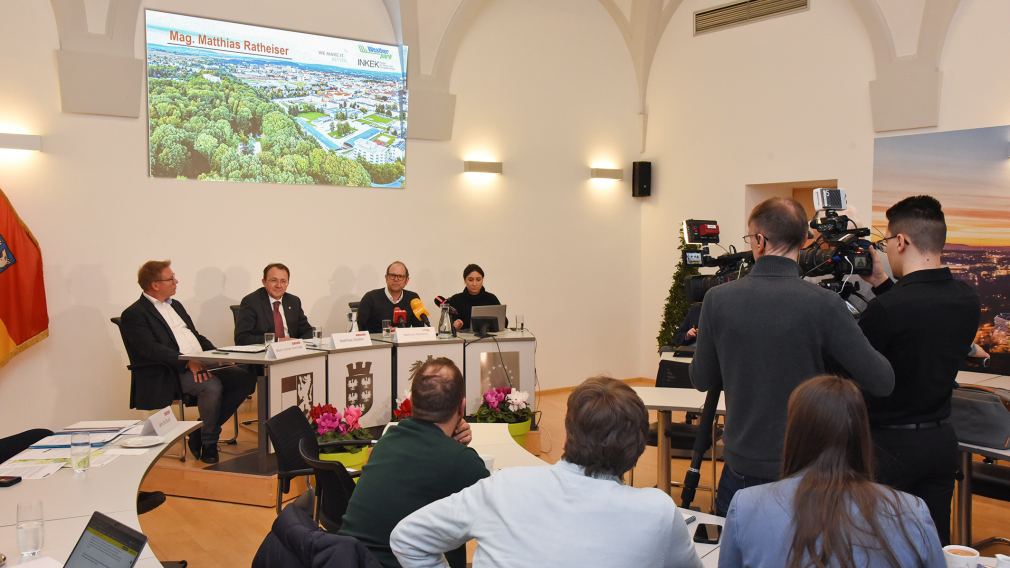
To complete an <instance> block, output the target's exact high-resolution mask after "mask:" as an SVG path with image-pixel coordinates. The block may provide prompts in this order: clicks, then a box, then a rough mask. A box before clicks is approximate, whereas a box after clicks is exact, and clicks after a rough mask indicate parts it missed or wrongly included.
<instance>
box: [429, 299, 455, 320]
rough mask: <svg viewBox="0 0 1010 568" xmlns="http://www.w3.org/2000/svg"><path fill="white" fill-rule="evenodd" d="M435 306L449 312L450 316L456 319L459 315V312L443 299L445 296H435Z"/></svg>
mask: <svg viewBox="0 0 1010 568" xmlns="http://www.w3.org/2000/svg"><path fill="white" fill-rule="evenodd" d="M435 305H436V306H438V307H440V308H444V309H446V310H449V315H450V316H453V317H456V316H458V315H459V310H457V309H456V308H454V307H452V304H450V303H449V300H446V299H445V296H435Z"/></svg>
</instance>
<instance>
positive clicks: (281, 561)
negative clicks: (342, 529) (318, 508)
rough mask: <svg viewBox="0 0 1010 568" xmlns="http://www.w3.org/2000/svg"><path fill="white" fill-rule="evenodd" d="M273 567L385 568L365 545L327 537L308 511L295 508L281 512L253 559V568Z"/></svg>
mask: <svg viewBox="0 0 1010 568" xmlns="http://www.w3.org/2000/svg"><path fill="white" fill-rule="evenodd" d="M272 566H289V567H303V566H304V567H305V568H312V567H332V566H356V567H360V568H382V564H380V563H379V561H378V560H376V559H375V556H373V555H372V553H371V552H370V551H369V550H368V548H367V547H366V546H365V545H364V544H363V543H361V542H360V541H358V540H357V539H355V538H354V537H350V536H344V535H337V534H327V533H325V532H324V531H323V530H322V529H320V528H319V525H317V524H316V522H315V521H314V520H312V517H311V515H310V514H309V513H308V512H307V511H305V510H304V509H302V508H300V507H296V506H292V505H288V506H287V507H285V508H284V510H283V511H281V513H280V515H278V517H277V519H276V520H275V521H274V524H273V526H272V527H271V529H270V532H269V533H268V534H267V536H266V538H265V539H264V540H263V543H262V544H261V545H260V547H259V550H257V551H256V556H254V557H253V561H252V568H271V567H272Z"/></svg>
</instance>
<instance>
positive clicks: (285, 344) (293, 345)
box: [267, 339, 309, 359]
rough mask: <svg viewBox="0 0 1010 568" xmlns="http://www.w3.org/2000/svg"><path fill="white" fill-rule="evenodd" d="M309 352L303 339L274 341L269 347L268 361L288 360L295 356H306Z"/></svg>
mask: <svg viewBox="0 0 1010 568" xmlns="http://www.w3.org/2000/svg"><path fill="white" fill-rule="evenodd" d="M308 352H309V350H308V349H307V348H306V347H305V342H304V341H302V340H301V339H290V340H286V341H274V342H273V343H271V344H270V346H269V347H267V359H287V358H288V357H294V356H295V355H305V354H306V353H308Z"/></svg>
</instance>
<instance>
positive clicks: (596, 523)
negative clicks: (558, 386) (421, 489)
mask: <svg viewBox="0 0 1010 568" xmlns="http://www.w3.org/2000/svg"><path fill="white" fill-rule="evenodd" d="M565 430H566V434H565V435H566V439H565V453H564V455H563V456H562V458H561V461H559V462H558V463H556V464H554V465H552V466H550V467H516V468H507V469H502V470H500V471H497V472H495V474H494V475H492V476H491V477H488V478H485V479H483V480H481V481H478V482H477V483H476V484H475V485H472V486H470V487H467V488H466V489H463V490H461V491H460V492H458V493H456V494H453V495H450V496H448V497H446V498H444V499H441V500H439V501H435V502H434V503H431V504H430V505H427V506H425V507H422V508H421V509H418V510H417V511H415V512H414V513H412V514H411V515H409V516H407V517H406V518H404V519H403V520H402V521H400V523H399V524H398V525H396V528H395V529H393V533H392V534H391V535H390V539H389V545H390V547H391V548H392V549H393V552H394V553H395V554H396V558H397V559H398V560H399V561H400V565H401V566H403V568H428V567H431V568H434V567H444V566H446V563H445V558H444V556H443V552H444V551H447V550H452V549H454V548H456V547H458V546H461V545H462V544H464V543H466V542H467V541H468V540H469V539H471V538H475V539H477V550H476V552H474V556H473V565H474V566H478V567H480V568H488V567H505V566H579V567H582V566H585V567H592V568H630V567H634V568H701V565H702V564H701V560H700V559H699V558H698V555H697V553H696V552H695V550H694V545H693V543H692V542H691V537H690V536H689V535H688V532H687V525H686V524H685V522H684V517H683V516H682V515H681V513H680V511H678V510H677V507H676V506H675V505H674V504H673V502H672V501H671V500H670V496H669V495H666V494H665V493H663V492H661V491H659V490H658V489H652V488H649V489H644V488H635V487H628V486H627V485H623V484H622V483H621V479H620V476H621V475H622V474H623V473H625V472H626V471H628V470H629V469H631V467H632V466H634V465H635V462H636V461H638V457H639V456H641V455H642V452H643V451H644V449H645V437H646V435H647V434H648V431H649V419H648V413H647V412H646V410H645V405H643V404H642V400H641V399H640V398H639V397H638V395H637V394H635V391H633V390H631V388H630V387H629V386H627V385H625V384H624V383H622V382H620V381H617V380H614V379H611V378H606V377H595V378H592V379H588V380H586V381H585V382H584V383H582V384H581V385H579V386H578V387H576V388H575V390H574V391H572V394H571V395H570V396H569V397H568V413H567V414H566V416H565Z"/></svg>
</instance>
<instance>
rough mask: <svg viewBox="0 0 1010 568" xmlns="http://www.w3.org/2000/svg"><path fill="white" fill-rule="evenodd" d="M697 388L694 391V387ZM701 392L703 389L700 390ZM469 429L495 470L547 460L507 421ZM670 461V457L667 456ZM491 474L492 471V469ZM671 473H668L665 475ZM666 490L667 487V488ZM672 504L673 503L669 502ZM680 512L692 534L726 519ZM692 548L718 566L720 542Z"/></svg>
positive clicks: (474, 443) (473, 443) (708, 563)
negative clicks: (517, 435)
mask: <svg viewBox="0 0 1010 568" xmlns="http://www.w3.org/2000/svg"><path fill="white" fill-rule="evenodd" d="M660 390H687V389H660ZM695 392H697V391H695ZM701 394H702V395H704V393H701ZM702 402H704V396H703V397H702ZM470 429H471V431H472V432H473V440H471V441H470V447H471V448H473V449H474V450H476V451H477V454H479V455H480V456H481V457H492V458H494V466H493V468H494V470H495V471H498V470H501V469H504V468H509V467H526V466H542V467H546V466H549V465H550V464H549V463H547V462H546V461H544V460H542V459H540V458H538V457H537V456H534V455H533V454H531V453H529V452H528V451H527V450H526V449H525V448H523V447H522V446H520V445H519V444H517V443H516V442H515V440H514V439H513V438H512V436H511V435H509V432H508V425H507V424H479V423H476V424H470ZM667 463H669V460H667ZM492 474H493V472H492ZM669 478H670V477H669V476H667V479H669ZM667 493H669V491H667ZM671 506H674V507H675V506H676V505H675V504H673V503H671ZM683 514H685V515H687V516H694V517H695V519H696V520H695V521H694V522H692V523H691V524H689V525H688V526H687V530H688V532H689V533H691V534H694V527H696V526H698V523H710V524H714V525H720V526H722V525H723V523H724V522H725V519H723V518H722V517H717V516H715V515H710V514H707V513H700V512H697V511H683ZM478 546H479V543H478ZM694 550H695V552H697V553H698V557H699V558H701V562H702V565H703V566H706V567H707V566H718V564H719V545H718V544H702V543H698V542H696V543H694Z"/></svg>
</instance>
